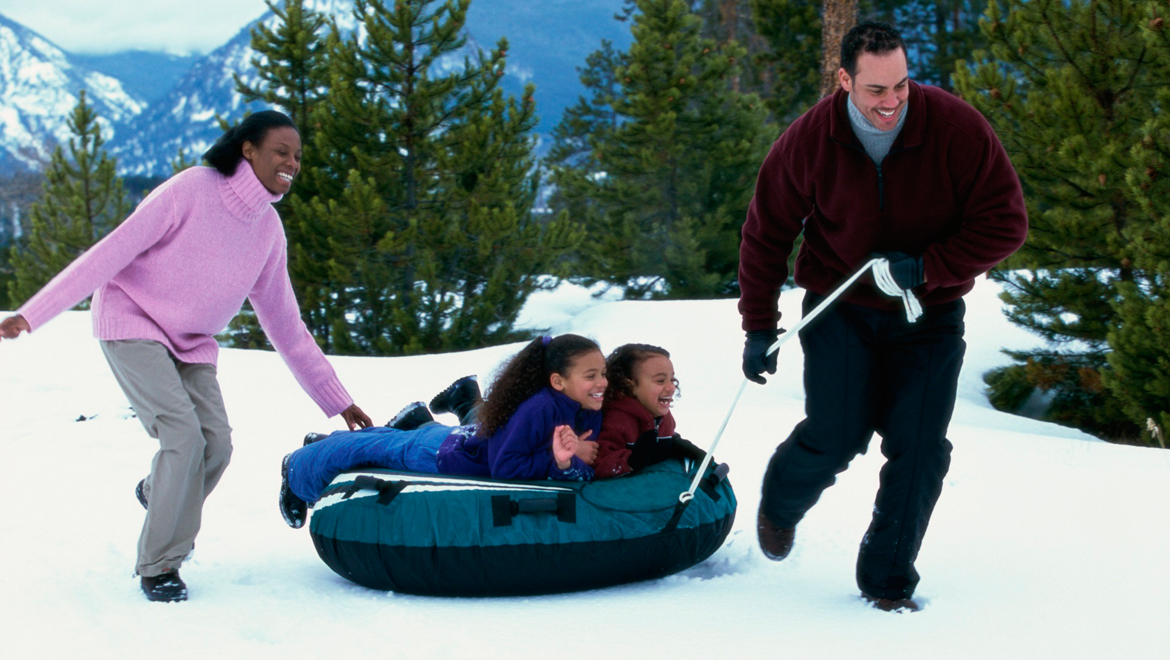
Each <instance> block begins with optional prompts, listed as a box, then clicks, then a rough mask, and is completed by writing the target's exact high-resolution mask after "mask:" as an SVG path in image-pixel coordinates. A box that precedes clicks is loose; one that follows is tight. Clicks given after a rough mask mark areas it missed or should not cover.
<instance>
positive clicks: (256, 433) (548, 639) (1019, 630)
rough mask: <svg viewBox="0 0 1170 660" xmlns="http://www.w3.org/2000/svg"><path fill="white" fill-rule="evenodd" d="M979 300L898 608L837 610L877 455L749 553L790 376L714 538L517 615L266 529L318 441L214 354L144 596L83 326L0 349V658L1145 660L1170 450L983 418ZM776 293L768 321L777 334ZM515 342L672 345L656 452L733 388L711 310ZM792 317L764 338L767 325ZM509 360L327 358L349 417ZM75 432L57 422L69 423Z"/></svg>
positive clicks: (760, 420)
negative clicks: (698, 554)
mask: <svg viewBox="0 0 1170 660" xmlns="http://www.w3.org/2000/svg"><path fill="white" fill-rule="evenodd" d="M997 293H998V287H997V286H996V285H995V284H994V283H991V282H989V281H986V280H981V281H980V282H979V284H978V286H977V287H976V289H975V291H973V292H972V293H971V294H970V295H969V296H967V301H968V314H967V328H968V332H967V341H968V354H967V361H966V365H965V367H964V371H963V374H962V377H961V382H960V390H959V402H958V405H957V407H956V411H955V417H954V422H953V423H952V425H951V429H950V433H949V437H950V439H951V440H952V441H953V443H954V445H955V449H954V454H953V460H952V466H951V472H950V474H949V475H948V476H947V478H946V485H945V488H944V490H943V495H942V499H941V500H940V501H939V504H938V506H937V508H936V510H935V514H934V518H933V520H932V524H931V529H930V531H929V533H928V534H927V536H926V542H925V544H924V546H923V549H922V553H921V555H920V557H919V560H918V569H919V571H920V572H921V574H922V576H923V579H922V583H921V584H920V586H919V589H918V593H917V596H918V597H919V598H920V599H921V600H922V601H924V603H925V608H924V609H923V610H922V611H921V612H919V613H916V614H902V615H898V614H887V613H883V612H879V611H877V610H874V609H871V608H869V607H866V606H865V605H864V604H863V603H862V602H861V601H860V600H859V599H858V597H857V590H856V586H855V584H854V580H853V571H854V561H855V558H856V552H857V546H858V543H859V542H860V539H861V535H862V533H863V532H864V531H865V528H866V526H867V524H868V519H869V512H870V507H871V505H872V501H873V495H874V492H875V489H876V484H877V473H878V470H879V468H880V465H881V462H882V459H881V455H880V452H879V451H878V450H877V447H876V444H875V446H874V447H873V448H872V450H871V451H870V452H869V453H868V454H866V455H863V456H860V457H858V459H857V460H855V461H854V463H853V465H852V466H851V468H850V469H849V470H848V471H846V472H845V473H843V474H842V475H841V476H840V477H839V479H838V483H837V485H836V486H834V487H833V488H830V489H829V490H827V491H826V492H825V494H824V496H823V497H822V499H821V501H820V503H819V504H818V505H817V506H816V507H814V508H813V510H812V511H811V512H810V514H809V515H808V517H807V518H806V519H805V520H804V521H803V522H802V523H801V525H800V527H799V528H798V530H797V537H796V547H795V549H794V550H793V553H792V555H791V556H790V557H789V558H788V559H787V560H785V561H784V562H780V563H772V562H769V561H767V560H766V559H765V558H764V557H763V556H762V555H761V554H760V552H759V550H758V549H757V547H756V538H755V532H754V519H755V514H756V509H757V506H758V504H759V484H760V479H761V476H762V474H763V470H764V466H765V463H766V462H767V460H768V458H769V456H770V455H771V452H772V449H773V447H774V446H775V445H776V444H777V443H778V442H780V441H781V440H783V439H784V437H785V436H786V435H787V434H788V432H789V430H790V429H791V427H792V425H794V424H795V423H796V422H797V421H799V420H800V418H801V416H802V392H801V385H800V371H801V367H800V365H801V356H800V354H799V353H800V347H799V345H798V343H797V342H788V343H787V344H785V345H784V347H783V348H782V349H781V350H782V355H781V357H780V370H781V371H780V374H778V375H777V376H776V377H773V378H772V379H771V380H770V381H769V383H768V385H766V386H764V387H757V386H751V387H749V388H748V390H747V391H746V392H745V394H744V396H743V399H742V400H741V401H740V404H739V406H738V408H737V409H736V411H735V414H734V416H733V417H732V419H731V422H730V424H729V425H728V428H727V431H726V432H725V434H724V436H723V440H722V442H721V444H720V446H719V448H718V450H717V451H716V455H717V456H718V457H719V460H721V461H724V462H727V463H729V464H730V466H731V475H730V478H731V481H732V483H733V485H734V486H735V487H736V495H737V497H738V498H739V503H740V508H739V515H738V517H737V520H736V524H735V528H734V530H733V532H732V534H731V536H730V537H729V539H728V541H727V542H726V543H725V544H724V546H723V547H722V548H721V549H720V550H719V551H718V552H717V553H716V554H715V555H714V556H713V557H712V558H711V559H710V560H708V561H707V562H704V563H703V564H701V565H699V566H697V567H695V568H693V569H690V570H687V571H684V572H682V573H680V574H678V575H675V576H671V577H668V578H665V579H661V580H656V581H650V582H643V583H638V584H632V585H626V586H619V587H613V588H609V589H601V590H596V591H589V592H583V593H575V594H566V595H555V596H546V597H534V598H487V599H448V598H433V597H418V596H408V595H402V594H395V593H383V592H377V591H371V590H368V589H365V588H363V587H359V586H356V585H354V584H352V583H349V582H347V581H346V580H344V579H342V578H341V577H339V576H337V575H335V574H334V573H333V572H332V571H330V570H329V569H328V568H327V567H326V566H325V564H324V563H323V562H321V560H320V559H318V558H317V556H316V552H315V551H314V549H313V546H312V542H311V541H310V539H309V535H308V533H307V531H306V530H303V529H302V530H295V531H294V530H291V529H289V528H287V527H286V526H285V525H284V523H283V522H282V521H281V519H280V515H279V513H278V511H277V506H276V500H277V491H278V487H279V479H280V478H279V465H280V459H281V457H282V456H283V455H284V454H285V453H287V452H289V451H291V450H292V449H294V448H296V447H298V446H299V445H300V441H301V437H302V436H303V435H304V434H305V433H306V432H308V431H327V430H330V429H334V428H338V427H339V422H338V421H337V420H336V419H333V420H325V419H323V418H322V416H321V413H320V411H318V410H317V409H316V407H315V406H314V405H313V404H312V403H311V402H310V400H309V398H308V397H307V396H306V395H305V394H304V393H303V392H301V391H300V390H299V389H298V387H297V385H296V383H295V381H294V380H293V378H292V376H291V375H290V374H289V373H288V372H287V370H286V369H285V367H284V366H283V363H282V362H281V360H280V358H279V357H278V356H276V355H274V354H271V353H265V352H257V351H241V350H224V351H223V353H222V355H221V358H220V380H221V384H222V386H223V390H224V396H225V399H226V401H227V406H228V413H229V415H230V417H231V419H232V422H233V425H234V428H235V433H234V438H235V453H234V456H233V465H232V466H231V468H230V469H229V470H228V471H227V473H226V474H225V476H224V478H223V481H222V482H221V484H220V486H219V488H218V489H217V490H216V492H215V493H214V494H213V495H212V496H211V497H210V499H209V500H208V502H207V505H206V507H205V516H204V525H203V531H202V533H201V534H200V536H199V539H198V542H197V548H196V553H195V556H194V558H193V560H192V561H190V562H188V563H187V564H186V565H185V566H184V567H183V577H184V578H185V579H186V581H187V582H188V584H189V586H190V590H191V599H190V600H189V601H188V602H186V603H181V604H173V605H160V604H153V603H148V602H147V601H146V600H145V599H144V598H143V597H142V594H141V593H140V591H139V589H138V581H137V580H136V579H132V578H131V574H132V573H133V567H134V556H135V541H136V539H137V536H138V530H139V528H140V526H141V523H142V517H143V512H142V509H141V508H140V507H139V505H138V503H137V501H136V500H135V499H134V485H135V484H136V483H137V482H138V480H139V479H140V478H142V477H143V476H145V474H146V470H147V469H148V467H149V462H150V457H151V456H152V454H153V453H154V451H155V448H156V446H157V445H156V443H155V442H154V441H153V440H151V439H150V438H148V437H147V436H146V433H145V432H144V431H143V429H142V427H141V425H140V424H139V423H138V421H137V420H136V419H134V418H132V417H130V411H129V409H128V407H127V404H126V402H125V399H124V398H123V396H122V394H121V392H120V391H119V389H118V387H117V386H116V385H115V383H114V381H113V378H112V377H111V375H110V373H109V369H108V367H107V366H106V365H105V363H104V361H103V358H102V356H101V353H100V350H99V349H98V346H97V344H96V341H95V340H93V339H92V338H91V336H90V329H89V326H90V319H89V317H88V314H87V313H83V312H71V313H67V314H65V315H63V316H62V317H60V318H58V319H57V320H55V321H53V322H52V323H50V324H48V325H47V326H46V327H44V328H43V329H41V330H39V331H38V332H36V333H35V334H33V335H29V336H24V337H21V338H20V339H18V340H15V341H4V342H2V343H0V419H2V420H3V422H4V429H5V433H4V434H3V435H2V436H0V483H3V484H4V486H5V490H6V492H7V493H8V499H7V500H6V501H5V502H4V505H3V507H2V508H0V539H2V540H3V548H4V551H3V555H0V557H2V559H0V640H3V641H2V643H0V644H2V646H0V647H2V648H3V649H4V656H5V657H14V658H65V657H79V658H117V659H123V658H155V657H160V656H165V657H169V658H208V657H216V656H222V657H231V658H234V657H249V658H254V659H264V658H273V659H288V658H312V657H328V656H330V655H334V654H342V655H346V656H349V655H356V656H361V657H370V654H375V653H376V654H377V657H386V658H400V657H402V658H405V657H412V658H447V657H451V658H468V657H476V658H479V657H488V658H491V657H505V656H507V657H518V658H527V657H533V658H535V657H548V656H552V657H558V658H584V657H593V656H599V655H600V656H604V657H613V658H667V657H676V658H698V657H720V658H722V657H728V658H758V657H775V656H783V657H794V658H854V657H866V658H893V657H899V658H902V657H922V658H1103V657H1104V658H1127V659H1128V658H1165V657H1170V635H1168V634H1167V632H1166V628H1165V625H1166V624H1165V622H1166V620H1167V616H1168V615H1170V605H1167V599H1166V594H1167V592H1168V591H1170V561H1167V554H1166V549H1167V548H1168V547H1170V525H1168V524H1167V523H1168V515H1167V511H1168V507H1167V502H1170V453H1167V452H1165V451H1162V450H1154V449H1145V448H1136V447H1126V446H1117V445H1111V444H1108V443H1104V442H1101V441H1099V440H1096V439H1094V438H1092V437H1090V436H1087V435H1085V434H1083V433H1080V432H1078V431H1075V430H1072V429H1067V428H1063V427H1060V426H1055V425H1052V424H1047V423H1043V422H1039V421H1035V420H1030V419H1024V418H1020V417H1014V416H1011V415H1006V414H1003V413H1000V412H997V411H995V410H993V409H992V408H991V407H990V406H989V404H988V403H987V400H986V397H985V395H984V394H983V383H982V381H981V375H982V373H983V372H984V371H986V370H987V369H989V368H991V367H994V366H998V365H1002V364H1005V363H1006V362H1007V361H1008V358H1007V357H1006V356H1004V355H1003V354H1002V353H1000V350H1001V349H1003V348H1013V349H1022V348H1027V347H1031V346H1035V345H1036V344H1037V342H1038V340H1037V339H1036V338H1035V337H1033V336H1031V335H1028V334H1026V333H1025V332H1024V331H1023V330H1020V329H1018V328H1016V327H1014V326H1012V325H1011V324H1009V323H1008V322H1007V321H1006V320H1005V319H1004V318H1003V315H1002V313H1001V311H1000V303H999V301H998V299H997V298H996V294H997ZM799 297H800V296H799V295H798V294H797V293H794V292H789V293H786V294H785V295H784V296H783V297H782V299H781V307H782V310H783V311H784V312H785V317H786V319H793V318H795V316H796V311H797V309H798V306H799ZM524 319H525V323H526V324H527V325H528V326H529V327H532V328H540V327H547V328H549V329H550V330H551V332H553V333H561V332H567V331H574V332H579V333H582V334H586V335H590V336H593V337H594V338H596V339H597V340H598V341H599V342H600V343H601V344H602V347H603V349H604V350H606V351H609V350H611V349H613V348H614V347H616V346H617V345H618V344H620V343H624V342H628V341H639V342H648V343H653V344H658V345H661V346H664V347H666V348H667V349H668V350H670V351H671V354H672V356H673V358H674V363H675V368H676V371H677V372H678V375H679V378H680V380H681V381H682V392H683V396H682V398H681V399H680V400H679V401H678V403H677V404H676V408H675V413H676V415H677V418H678V424H679V429H680V431H681V432H682V434H683V435H684V436H686V437H688V438H690V439H692V440H694V441H696V442H698V443H700V444H706V443H709V442H710V440H711V439H712V438H713V435H714V433H715V432H716V430H717V428H718V425H719V423H720V422H721V421H722V420H723V417H724V415H725V414H726V412H727V408H728V406H729V405H730V404H731V399H732V396H733V395H734V392H735V389H736V388H737V387H738V386H739V384H740V382H741V381H742V375H741V373H740V370H739V362H740V358H739V356H740V351H741V348H742V333H741V332H740V331H739V325H738V324H739V319H738V315H737V314H736V309H735V301H734V300H716V301H683V302H622V301H616V300H613V298H612V295H611V296H610V297H608V298H606V297H604V296H603V297H602V298H601V299H595V298H593V297H592V296H591V295H590V294H589V292H588V291H586V290H584V289H582V288H580V287H574V286H571V285H565V286H562V287H560V288H558V289H556V290H554V291H550V292H541V293H539V294H537V295H536V296H534V297H533V299H532V300H531V301H530V304H529V305H528V307H527V308H526V309H525V311H524ZM788 322H789V324H791V321H788ZM518 347H519V345H510V346H505V347H496V348H490V349H484V350H478V351H471V352H466V353H452V354H444V355H428V356H416V357H404V358H347V357H333V358H331V361H332V363H333V364H334V365H335V366H336V368H337V370H338V372H339V374H340V375H341V378H342V381H343V382H344V383H345V384H346V386H347V387H348V388H349V390H350V392H351V393H352V394H353V395H354V396H355V398H356V400H357V401H358V403H359V405H361V406H362V407H363V408H364V409H365V410H366V411H367V412H368V413H370V415H371V416H372V417H373V418H374V419H375V420H385V419H388V418H389V417H390V416H392V415H393V414H394V413H395V412H397V410H398V409H399V408H401V407H402V406H403V405H405V404H406V403H408V402H410V401H414V400H418V399H427V398H429V397H430V396H431V395H432V394H433V393H434V392H436V391H438V390H439V389H441V388H442V387H444V386H446V385H447V384H448V383H449V382H451V381H452V380H453V379H455V378H457V377H459V376H462V375H464V374H467V373H478V374H479V375H480V379H481V381H482V382H485V383H486V382H487V381H488V379H490V377H491V375H492V374H493V372H494V370H495V367H496V366H497V365H498V363H499V362H500V361H501V360H503V359H505V358H506V357H507V356H509V355H510V354H511V353H513V352H514V351H515V350H517V349H518ZM81 416H84V417H86V418H89V419H88V421H84V422H79V421H75V420H78V419H79V417H81Z"/></svg>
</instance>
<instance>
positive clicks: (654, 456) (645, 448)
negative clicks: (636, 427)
mask: <svg viewBox="0 0 1170 660" xmlns="http://www.w3.org/2000/svg"><path fill="white" fill-rule="evenodd" d="M673 451H674V445H673V444H672V443H671V442H670V438H664V439H662V440H659V439H658V431H657V430H655V429H650V430H649V431H646V432H645V433H643V434H642V435H640V436H638V439H637V440H636V441H635V442H634V448H633V449H631V450H630V457H629V458H628V459H626V462H627V463H629V464H630V470H632V471H634V472H638V471H640V470H642V469H643V468H645V467H646V466H649V465H654V464H655V463H661V462H662V461H665V460H666V459H668V458H670V457H671V456H672V455H673V454H672V452H673Z"/></svg>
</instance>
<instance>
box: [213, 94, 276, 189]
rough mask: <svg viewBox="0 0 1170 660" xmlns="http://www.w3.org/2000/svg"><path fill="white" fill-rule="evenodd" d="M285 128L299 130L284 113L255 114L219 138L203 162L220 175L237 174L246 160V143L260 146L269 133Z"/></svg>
mask: <svg viewBox="0 0 1170 660" xmlns="http://www.w3.org/2000/svg"><path fill="white" fill-rule="evenodd" d="M283 126H290V127H292V128H293V130H296V128H297V125H296V124H294V123H293V120H292V119H290V118H289V116H288V115H286V114H284V113H283V112H277V111H276V110H262V111H260V112H254V113H252V114H250V115H248V116H247V117H244V121H241V122H240V123H238V124H236V125H235V126H232V127H231V128H229V129H227V131H225V132H224V134H223V135H221V136H219V139H218V140H216V141H215V144H213V145H211V148H210V149H208V150H207V152H206V153H204V154H203V160H205V161H207V164H208V165H210V166H212V167H214V168H215V169H216V170H217V171H219V173H220V174H222V175H224V176H231V175H233V174H235V173H236V166H237V165H239V164H240V160H242V159H243V158H244V143H245V142H251V143H252V144H254V145H257V146H259V145H260V143H261V142H263V141H264V137H265V136H266V135H268V131H270V130H272V129H274V128H281V127H283Z"/></svg>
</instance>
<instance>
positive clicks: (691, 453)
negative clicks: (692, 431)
mask: <svg viewBox="0 0 1170 660" xmlns="http://www.w3.org/2000/svg"><path fill="white" fill-rule="evenodd" d="M663 442H669V443H670V454H671V456H672V457H674V458H678V459H683V460H686V459H689V460H691V461H694V462H695V463H700V462H702V460H703V457H704V456H706V455H707V452H706V451H705V450H703V449H700V448H699V447H697V446H695V444H694V443H693V442H691V441H690V440H686V439H684V438H683V437H682V436H681V435H679V434H677V433H675V434H674V435H673V436H671V437H670V439H669V440H664V441H663ZM711 461H712V462H714V461H715V458H714V457H711Z"/></svg>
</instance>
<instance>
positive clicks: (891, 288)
mask: <svg viewBox="0 0 1170 660" xmlns="http://www.w3.org/2000/svg"><path fill="white" fill-rule="evenodd" d="M870 269H873V272H874V279H875V280H876V281H877V284H878V288H879V289H881V291H882V293H885V294H886V295H889V296H894V297H897V298H901V299H902V303H903V306H904V307H905V309H906V320H907V321H909V322H910V323H914V322H915V321H917V320H918V318H919V317H920V316H922V304H921V303H919V302H918V299H917V298H915V297H914V294H913V293H910V291H908V290H903V289H902V288H900V287H899V286H898V285H897V283H896V282H894V278H893V276H892V275H891V274H890V262H889V261H888V260H887V259H884V258H882V257H875V258H873V259H870V260H869V261H868V262H866V264H865V265H864V266H862V267H861V268H860V269H858V271H857V272H856V273H854V274H853V275H851V276H850V277H849V279H847V280H845V282H844V283H843V284H842V285H841V286H839V287H837V290H836V291H833V293H831V294H829V295H828V297H826V298H825V299H824V300H822V301H821V304H819V305H817V306H816V307H814V308H813V309H812V311H810V312H809V313H808V314H806V315H805V316H804V318H802V319H801V320H800V322H799V323H797V324H796V325H794V326H793V327H792V329H791V330H789V331H788V332H785V333H784V334H782V335H780V337H779V338H778V339H776V343H774V344H772V345H771V346H769V347H768V351H767V353H765V355H771V354H773V353H775V352H776V351H778V350H780V347H781V346H783V345H784V342H786V341H788V340H789V339H790V338H792V337H793V336H794V335H796V334H797V333H798V332H800V330H801V329H802V328H804V326H806V325H808V324H809V323H810V322H812V320H813V319H815V318H816V317H817V316H819V315H820V313H821V312H823V311H825V310H826V309H828V308H829V306H830V305H832V304H833V303H834V302H835V301H836V300H837V298H839V297H841V294H843V293H845V291H846V290H848V289H849V287H851V286H853V283H854V282H856V281H857V280H859V279H861V276H862V275H864V274H865V273H866V271H868V270H870ZM747 384H748V379H747V378H744V379H743V382H742V383H740V384H739V390H738V391H737V392H736V393H735V398H734V399H732V401H731V408H730V409H729V410H728V411H727V416H725V417H724V418H723V423H722V424H720V425H719V430H718V431H717V432H716V433H715V439H714V440H712V441H711V447H710V448H709V449H708V450H707V455H706V456H704V457H703V462H702V464H701V465H699V471H698V472H696V473H695V478H694V479H692V480H691V487H690V488H689V489H688V490H686V491H684V492H682V493H680V494H679V496H678V500H679V502H683V503H686V502H689V501H691V500H692V499H694V497H695V491H696V490H697V489H698V488H699V482H701V481H702V480H703V475H704V474H705V473H706V471H707V466H708V465H710V464H711V456H712V455H713V454H714V453H715V447H717V446H718V445H719V440H720V439H721V438H722V437H723V431H724V429H726V428H727V423H728V422H729V421H731V414H732V413H733V412H735V407H736V406H737V405H739V398H740V397H741V396H743V391H744V389H745V388H747Z"/></svg>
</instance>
